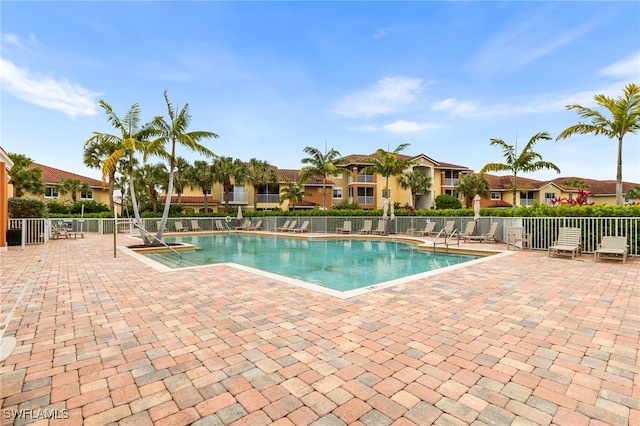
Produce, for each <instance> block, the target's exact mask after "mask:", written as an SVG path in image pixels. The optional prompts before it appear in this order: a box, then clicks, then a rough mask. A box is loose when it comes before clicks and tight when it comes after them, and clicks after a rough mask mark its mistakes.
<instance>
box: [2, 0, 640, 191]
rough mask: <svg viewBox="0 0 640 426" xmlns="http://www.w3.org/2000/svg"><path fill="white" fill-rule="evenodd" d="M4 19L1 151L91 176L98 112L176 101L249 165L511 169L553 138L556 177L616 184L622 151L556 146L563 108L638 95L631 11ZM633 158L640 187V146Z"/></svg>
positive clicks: (128, 5)
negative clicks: (510, 152) (373, 163)
mask: <svg viewBox="0 0 640 426" xmlns="http://www.w3.org/2000/svg"><path fill="white" fill-rule="evenodd" d="M0 15H1V32H2V33H1V51H0V52H1V60H2V64H1V65H2V66H1V68H0V76H1V86H2V91H1V95H2V98H1V112H2V115H1V123H0V124H1V128H0V136H1V139H0V144H1V145H2V146H3V148H4V149H5V150H6V151H8V152H15V153H22V154H25V155H27V156H29V157H31V158H32V159H33V160H34V161H36V162H40V163H44V164H47V165H49V166H53V167H58V168H62V169H65V170H69V171H73V172H76V173H80V174H83V175H86V176H91V177H100V173H99V171H97V170H92V169H88V168H86V167H85V166H84V165H83V164H82V152H83V146H84V142H85V141H86V140H87V139H88V138H89V137H90V136H91V135H92V133H93V132H94V131H99V132H111V131H112V128H111V127H110V125H109V124H108V122H107V121H106V118H105V115H104V111H103V110H102V109H101V108H100V107H99V106H98V100H100V99H104V100H105V101H107V102H108V103H109V104H111V105H112V106H113V108H114V109H115V111H116V112H117V113H118V114H119V115H120V116H123V115H124V114H125V112H126V111H127V109H128V108H129V107H130V106H131V105H132V104H133V103H138V104H140V107H141V109H142V120H143V121H149V120H151V118H152V117H153V116H155V115H166V106H165V102H164V97H163V92H164V90H165V89H166V90H167V91H168V93H169V98H170V100H171V101H172V103H173V104H174V106H177V107H179V108H180V107H182V106H183V105H184V104H185V103H189V108H190V112H191V115H192V122H191V126H190V128H189V129H190V130H207V131H213V132H215V133H217V134H219V135H220V138H219V139H217V140H212V141H211V142H207V146H208V147H209V148H210V149H211V150H213V151H214V152H215V153H216V154H218V155H221V156H230V157H234V158H240V159H242V160H245V161H247V160H249V159H250V158H252V157H256V158H259V159H263V160H266V161H268V162H269V163H271V164H274V165H276V166H278V167H280V168H300V167H301V161H300V160H301V159H302V158H304V157H305V156H306V154H305V153H304V152H303V149H304V147H306V146H313V147H316V148H321V149H322V148H324V147H325V145H326V146H327V147H328V148H335V149H337V150H338V151H340V153H341V154H342V155H349V154H369V153H372V152H374V151H375V150H376V149H378V148H390V149H391V150H393V149H395V148H396V147H397V146H398V145H399V144H401V143H410V144H411V145H410V146H409V147H408V148H407V149H406V150H405V151H404V153H405V154H408V155H417V154H419V153H423V154H426V155H428V156H430V157H431V158H434V159H436V160H438V161H443V162H448V163H455V164H459V165H464V166H467V167H469V168H471V169H474V170H476V171H478V170H479V169H480V168H482V166H484V165H485V164H486V163H488V162H496V161H498V162H502V161H503V157H502V152H501V151H500V150H499V149H498V148H496V147H491V146H490V145H489V141H490V139H491V138H500V139H503V140H505V141H506V142H507V143H511V144H513V143H516V141H517V143H518V145H520V146H524V144H525V143H526V142H527V141H528V139H529V138H530V137H531V136H532V135H534V134H535V133H537V132H540V131H547V132H549V133H550V134H551V135H552V136H553V138H554V141H549V142H540V143H539V144H538V145H536V151H538V152H539V153H541V154H542V155H543V157H544V159H545V160H548V161H551V162H554V163H555V164H557V165H558V166H559V167H560V168H561V170H562V173H561V176H581V177H588V178H595V179H615V171H616V155H617V144H616V142H615V141H613V140H608V139H606V138H603V137H594V136H574V137H572V138H570V139H567V140H563V141H555V137H556V136H557V135H558V134H559V133H560V132H561V131H562V130H564V129H565V128H566V127H568V126H570V125H573V124H576V123H577V122H578V119H579V117H578V115H577V114H576V113H575V112H573V111H566V110H565V106H566V105H568V104H573V103H579V104H581V105H584V106H589V107H594V105H593V104H592V100H593V95H595V94H598V93H604V94H607V95H609V96H612V97H618V96H620V95H621V94H622V89H623V87H624V86H625V85H626V84H628V83H630V82H635V83H637V84H640V24H639V23H640V3H638V2H337V1H336V2H287V1H282V2H205V1H202V2H152V1H145V2H54V1H50V2H17V1H8V2H7V1H2V2H1V3H0ZM178 154H179V155H181V156H183V157H185V158H187V159H188V160H189V161H193V160H195V159H198V158H199V157H198V156H197V155H195V154H193V153H190V152H189V151H186V150H184V149H182V150H180V151H179V152H178ZM623 161H624V164H623V179H624V180H625V181H632V182H640V134H636V135H628V136H627V137H626V138H625V141H624V150H623ZM526 176H527V177H531V178H537V179H551V178H555V177H557V176H558V175H557V174H556V173H555V172H551V171H543V172H537V173H534V174H527V175H526Z"/></svg>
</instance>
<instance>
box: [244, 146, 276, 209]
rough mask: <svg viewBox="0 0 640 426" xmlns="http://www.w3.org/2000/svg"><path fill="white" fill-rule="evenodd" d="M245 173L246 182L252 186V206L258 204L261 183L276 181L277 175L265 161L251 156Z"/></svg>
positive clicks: (255, 206) (254, 206)
mask: <svg viewBox="0 0 640 426" xmlns="http://www.w3.org/2000/svg"><path fill="white" fill-rule="evenodd" d="M245 174H246V178H247V182H248V183H250V184H251V186H253V208H254V209H256V208H257V206H258V191H259V190H260V186H261V185H270V184H277V183H278V175H277V173H276V171H275V169H274V168H273V167H271V166H270V165H269V163H267V162H266V161H263V160H258V159H257V158H252V159H251V160H249V162H248V163H247V164H246V169H245Z"/></svg>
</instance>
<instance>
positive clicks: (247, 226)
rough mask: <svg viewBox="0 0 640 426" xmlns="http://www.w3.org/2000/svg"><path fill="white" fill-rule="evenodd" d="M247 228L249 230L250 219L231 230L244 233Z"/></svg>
mask: <svg viewBox="0 0 640 426" xmlns="http://www.w3.org/2000/svg"><path fill="white" fill-rule="evenodd" d="M248 228H251V220H250V219H245V220H244V222H242V225H239V226H235V227H234V228H233V229H235V230H237V231H246V230H247V229H248Z"/></svg>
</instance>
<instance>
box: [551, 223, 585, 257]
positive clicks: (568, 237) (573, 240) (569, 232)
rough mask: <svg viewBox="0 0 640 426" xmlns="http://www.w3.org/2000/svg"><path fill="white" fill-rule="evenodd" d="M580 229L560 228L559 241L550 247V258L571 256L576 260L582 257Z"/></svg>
mask: <svg viewBox="0 0 640 426" xmlns="http://www.w3.org/2000/svg"><path fill="white" fill-rule="evenodd" d="M580 236H581V232H580V228H569V227H565V228H560V230H559V231H558V239H557V240H556V241H555V242H554V243H553V244H551V245H550V246H549V257H551V256H571V259H572V260H573V259H575V257H576V256H579V255H580V251H581V249H580Z"/></svg>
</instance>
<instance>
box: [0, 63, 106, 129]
mask: <svg viewBox="0 0 640 426" xmlns="http://www.w3.org/2000/svg"><path fill="white" fill-rule="evenodd" d="M0 65H1V66H0V82H1V83H2V89H3V90H6V91H8V92H9V93H11V94H12V95H13V96H15V97H16V98H18V99H22V100H23V101H25V102H29V103H31V104H34V105H38V106H40V107H43V108H48V109H52V110H56V111H61V112H62V113H64V114H67V115H68V116H71V117H76V116H81V115H96V114H97V103H96V102H95V100H94V99H95V98H96V97H97V96H99V94H98V93H93V92H91V91H89V90H88V89H85V88H84V87H81V86H78V85H75V84H72V83H70V82H69V81H68V80H66V79H59V80H56V79H54V78H51V77H46V76H39V75H32V74H29V72H28V71H27V70H24V69H21V68H19V67H17V66H15V65H14V64H13V63H12V62H11V61H8V60H5V59H2V58H0Z"/></svg>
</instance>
